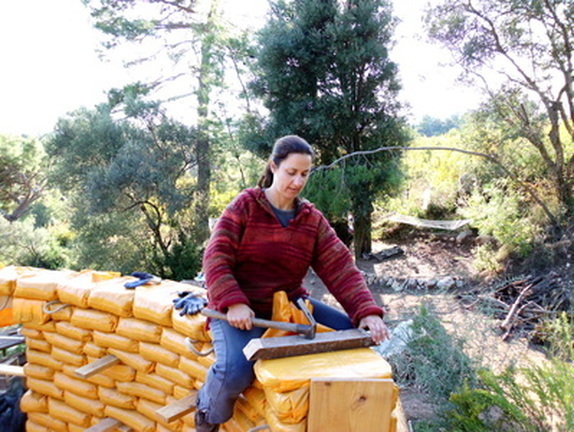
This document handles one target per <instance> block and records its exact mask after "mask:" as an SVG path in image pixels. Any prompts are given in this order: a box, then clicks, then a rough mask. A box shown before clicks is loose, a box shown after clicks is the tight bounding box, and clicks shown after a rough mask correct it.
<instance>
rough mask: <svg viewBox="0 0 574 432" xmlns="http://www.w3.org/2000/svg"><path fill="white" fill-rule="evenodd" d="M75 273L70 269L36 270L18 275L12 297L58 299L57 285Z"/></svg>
mask: <svg viewBox="0 0 574 432" xmlns="http://www.w3.org/2000/svg"><path fill="white" fill-rule="evenodd" d="M73 274H75V272H72V271H70V270H38V271H37V272H34V273H25V274H22V275H20V276H19V277H18V280H17V281H16V288H15V289H14V297H21V298H26V299H34V300H45V301H52V300H58V292H57V286H58V283H60V282H61V281H63V280H65V279H67V278H69V277H70V276H72V275H73Z"/></svg>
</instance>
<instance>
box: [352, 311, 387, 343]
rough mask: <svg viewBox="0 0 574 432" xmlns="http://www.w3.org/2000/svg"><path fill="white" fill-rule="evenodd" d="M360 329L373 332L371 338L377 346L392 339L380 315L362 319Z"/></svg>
mask: <svg viewBox="0 0 574 432" xmlns="http://www.w3.org/2000/svg"><path fill="white" fill-rule="evenodd" d="M359 328H362V329H368V330H369V331H370V332H371V338H372V339H373V342H374V343H376V344H377V345H378V344H380V343H381V342H382V341H384V340H386V339H390V338H391V333H390V332H389V329H388V328H387V326H386V324H385V323H384V322H383V319H382V318H381V317H380V316H378V315H369V316H366V317H364V318H363V319H361V321H360V322H359Z"/></svg>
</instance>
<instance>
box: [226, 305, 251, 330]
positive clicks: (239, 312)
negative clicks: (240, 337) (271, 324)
mask: <svg viewBox="0 0 574 432" xmlns="http://www.w3.org/2000/svg"><path fill="white" fill-rule="evenodd" d="M254 316H255V312H253V310H251V308H250V307H249V306H247V305H246V304H245V303H237V304H234V305H231V306H229V307H228V308H227V321H228V322H229V324H231V325H232V326H233V327H237V328H238V329H240V330H251V328H252V327H253V323H252V322H251V318H253V317H254Z"/></svg>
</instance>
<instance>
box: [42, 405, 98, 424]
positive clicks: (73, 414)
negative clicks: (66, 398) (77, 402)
mask: <svg viewBox="0 0 574 432" xmlns="http://www.w3.org/2000/svg"><path fill="white" fill-rule="evenodd" d="M48 412H49V414H50V415H51V416H52V417H53V418H55V419H58V420H62V421H63V422H66V423H73V424H75V425H78V426H81V427H84V428H88V427H89V426H90V415H89V414H86V413H83V412H81V411H78V410H77V409H75V408H72V407H71V406H69V405H67V404H65V403H64V402H61V401H59V400H56V399H49V400H48Z"/></svg>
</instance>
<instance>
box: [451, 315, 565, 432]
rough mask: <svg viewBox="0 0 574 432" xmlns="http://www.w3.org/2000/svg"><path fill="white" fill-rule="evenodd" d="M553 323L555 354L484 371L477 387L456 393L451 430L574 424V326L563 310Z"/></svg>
mask: <svg viewBox="0 0 574 432" xmlns="http://www.w3.org/2000/svg"><path fill="white" fill-rule="evenodd" d="M547 328H548V329H549V330H550V336H549V337H548V340H549V342H550V343H551V350H550V359H549V360H548V361H547V362H543V363H532V364H530V365H529V366H528V367H522V368H516V367H513V366H510V367H508V368H507V369H506V370H505V371H504V372H503V373H501V374H498V375H496V374H494V373H493V372H491V371H488V370H482V371H480V372H479V373H478V375H479V377H480V381H479V385H478V386H477V387H474V388H473V387H471V386H466V387H464V388H463V390H462V391H461V392H459V393H455V394H453V395H452V396H451V398H450V401H451V402H452V403H453V405H454V409H453V410H451V411H450V412H449V413H448V421H449V428H450V429H449V430H457V431H459V430H460V431H473V432H474V431H477V432H479V431H492V430H496V431H528V432H530V431H533V432H543V431H551V430H552V431H559V432H566V431H572V430H574V364H572V362H571V359H572V355H573V353H574V352H573V351H574V346H573V344H574V326H573V325H572V323H571V322H570V320H569V319H568V317H567V315H566V314H562V315H561V316H560V317H559V318H558V319H557V320H555V321H553V322H552V323H550V325H548V326H547ZM492 413H495V415H492Z"/></svg>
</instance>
